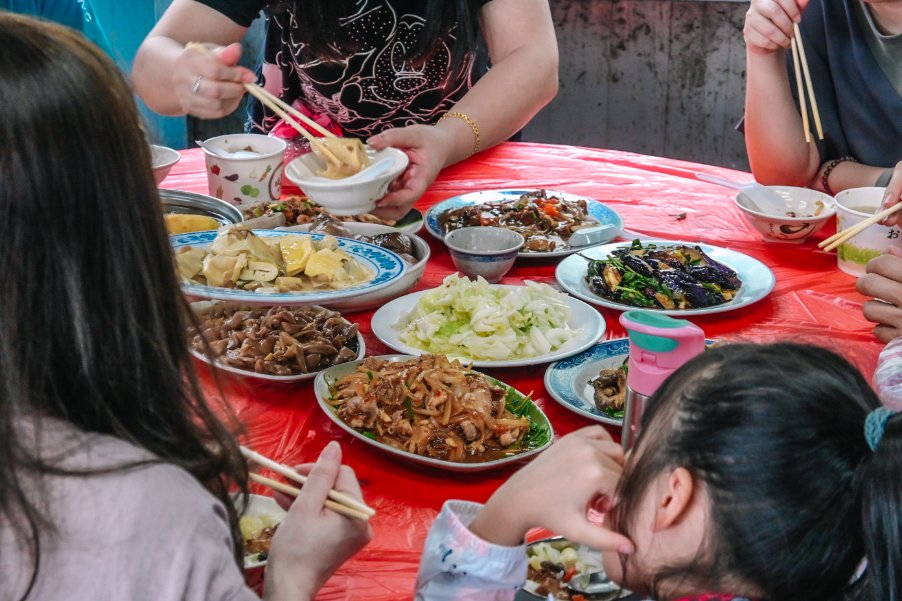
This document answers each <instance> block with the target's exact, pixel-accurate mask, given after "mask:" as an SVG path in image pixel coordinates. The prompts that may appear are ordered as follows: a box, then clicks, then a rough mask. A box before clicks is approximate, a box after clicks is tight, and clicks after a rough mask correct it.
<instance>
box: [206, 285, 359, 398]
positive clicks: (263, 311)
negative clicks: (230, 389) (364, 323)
mask: <svg viewBox="0 0 902 601" xmlns="http://www.w3.org/2000/svg"><path fill="white" fill-rule="evenodd" d="M192 309H194V312H195V314H196V315H197V317H198V321H199V323H198V327H197V328H195V327H193V326H192V327H189V328H188V337H189V340H190V346H191V353H192V354H193V355H194V356H195V357H197V358H198V359H200V360H201V361H204V362H205V363H214V364H215V365H216V366H217V367H218V368H219V369H222V370H224V371H227V372H230V373H233V374H236V375H239V376H244V377H248V378H254V379H258V380H264V381H267V382H278V383H285V384H289V383H294V382H300V381H303V380H308V379H311V378H313V377H315V376H316V374H317V372H319V371H322V370H324V369H326V368H328V367H332V366H333V365H340V364H342V363H346V362H348V361H354V360H357V359H361V358H363V356H364V355H365V354H366V344H365V343H364V341H363V336H361V335H360V332H359V331H358V330H357V324H354V323H351V322H349V321H348V320H347V319H345V318H344V317H342V316H341V315H340V314H339V313H338V312H337V311H330V310H329V309H325V308H324V307H320V306H318V305H307V306H301V307H291V306H280V305H276V306H273V307H260V306H252V305H242V304H236V303H228V302H210V301H201V302H196V303H193V304H192ZM211 354H212V356H213V358H212V360H211V358H210V355H211Z"/></svg>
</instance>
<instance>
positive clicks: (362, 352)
mask: <svg viewBox="0 0 902 601" xmlns="http://www.w3.org/2000/svg"><path fill="white" fill-rule="evenodd" d="M217 302H218V301H201V302H196V303H191V308H192V309H194V312H195V313H197V314H198V315H200V316H202V315H203V314H204V313H206V312H208V311H210V310H212V309H213V307H215V306H216V304H217ZM229 304H231V303H229ZM288 308H291V307H288ZM342 319H343V320H344V321H345V323H349V324H350V323H351V322H350V321H348V320H347V319H345V317H344V316H342ZM188 350H189V351H190V353H191V354H192V355H194V356H195V357H197V358H198V359H200V360H201V361H203V362H204V363H206V364H208V365H211V364H212V365H216V368H217V369H220V370H222V371H227V372H229V373H232V374H235V375H238V376H242V377H244V378H252V379H254V380H263V381H264V382H277V383H281V384H293V383H295V382H303V381H304V380H312V379H313V378H315V377H316V374H318V373H319V372H321V371H323V370H321V369H320V370H317V371H312V372H310V373H309V374H295V375H291V376H274V375H271V374H258V373H257V372H255V371H250V370H247V369H241V368H239V367H232V366H231V365H226V364H225V363H223V362H221V361H210V358H209V357H207V356H206V355H205V354H203V353H201V352H198V351H197V350H195V349H194V348H193V347H192V346H189V348H188ZM364 357H366V342H364V340H363V336H362V335H361V334H360V331H359V330H358V332H357V356H356V357H354V359H352V361H357V360H359V359H363V358H364ZM329 367H332V366H331V365H330V366H329ZM326 369H328V368H326Z"/></svg>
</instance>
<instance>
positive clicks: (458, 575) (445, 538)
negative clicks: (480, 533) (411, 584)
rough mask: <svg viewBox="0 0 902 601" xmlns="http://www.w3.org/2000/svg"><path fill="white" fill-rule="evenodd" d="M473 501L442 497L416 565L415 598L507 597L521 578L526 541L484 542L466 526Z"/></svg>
mask: <svg viewBox="0 0 902 601" xmlns="http://www.w3.org/2000/svg"><path fill="white" fill-rule="evenodd" d="M481 508H482V505H479V504H478V503H469V502H467V501H447V502H445V505H444V506H443V507H442V511H441V513H439V515H438V517H437V518H436V519H435V522H433V524H432V528H430V529H429V536H428V537H427V538H426V545H425V547H424V548H423V556H422V557H421V558H420V570H419V573H418V574H417V589H416V599H417V600H418V601H446V600H447V601H451V600H457V599H480V600H482V599H486V600H489V599H491V600H493V601H510V600H511V599H513V598H514V595H515V594H516V592H517V590H518V589H519V588H520V587H521V586H523V583H524V582H525V580H526V566H527V562H526V546H525V545H520V546H517V547H503V546H500V545H494V544H492V543H489V542H486V541H484V540H482V539H480V538H479V537H477V536H476V535H475V534H473V533H472V532H470V530H469V528H468V526H469V525H470V522H472V521H473V518H475V517H476V514H477V513H478V512H479V510H480V509H481Z"/></svg>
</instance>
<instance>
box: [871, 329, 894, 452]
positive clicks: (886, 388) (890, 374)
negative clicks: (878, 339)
mask: <svg viewBox="0 0 902 601" xmlns="http://www.w3.org/2000/svg"><path fill="white" fill-rule="evenodd" d="M874 384H875V385H876V387H877V395H878V396H879V397H880V402H881V403H882V405H883V406H882V407H878V408H877V409H874V410H873V411H871V412H870V413H869V414H868V417H867V419H866V420H865V422H864V437H865V439H866V440H867V441H868V446H869V447H871V450H872V451H876V450H877V445H879V444H880V439H881V438H883V432H884V431H885V430H886V422H888V421H889V418H891V417H892V416H894V415H896V414H898V413H902V338H896V339H895V340H892V341H891V342H890V343H889V344H887V345H886V347H885V348H884V349H883V350H882V351H881V352H880V358H879V359H878V360H877V371H876V372H874Z"/></svg>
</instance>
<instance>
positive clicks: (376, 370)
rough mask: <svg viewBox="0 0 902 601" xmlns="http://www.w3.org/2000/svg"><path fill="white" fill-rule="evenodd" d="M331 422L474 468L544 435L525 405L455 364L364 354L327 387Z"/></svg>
mask: <svg viewBox="0 0 902 601" xmlns="http://www.w3.org/2000/svg"><path fill="white" fill-rule="evenodd" d="M330 390H331V398H330V399H329V400H328V402H329V404H330V405H331V406H332V407H334V408H335V410H336V413H337V415H338V417H339V418H340V419H341V420H342V421H344V422H345V423H346V424H348V425H349V426H350V427H352V428H354V429H355V430H357V431H359V432H362V433H363V434H364V435H365V436H368V437H369V438H372V439H374V440H376V441H378V442H381V443H383V444H386V445H389V446H391V447H394V448H396V449H400V450H403V451H407V452H409V453H413V454H417V455H423V456H426V457H431V458H434V459H442V460H446V461H456V462H464V463H478V462H483V461H490V460H494V459H500V458H503V457H508V456H510V455H515V454H517V453H522V452H524V451H528V450H530V449H533V448H537V447H539V446H541V445H542V444H544V443H545V441H546V439H547V437H548V432H546V431H544V429H543V428H542V427H540V426H538V425H537V424H534V423H532V422H531V420H530V418H529V417H528V415H527V411H528V407H529V406H530V405H531V403H530V401H529V400H528V399H527V398H526V397H523V396H522V395H520V394H519V393H517V392H516V391H515V390H512V389H509V388H507V387H505V386H502V385H500V383H498V382H496V381H494V380H491V379H490V378H488V377H487V376H485V375H483V374H481V373H478V372H475V371H473V370H471V369H469V368H467V367H465V366H463V365H461V363H460V362H459V361H457V360H454V361H451V360H449V359H448V358H447V357H445V356H443V355H424V356H422V357H417V358H412V359H410V360H408V361H387V360H382V359H378V358H374V357H370V358H367V359H365V360H364V361H362V362H361V363H360V364H359V365H358V366H357V369H356V370H355V371H353V372H352V373H350V374H348V375H346V376H344V377H342V378H341V379H339V380H337V381H336V382H333V383H331V386H330Z"/></svg>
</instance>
